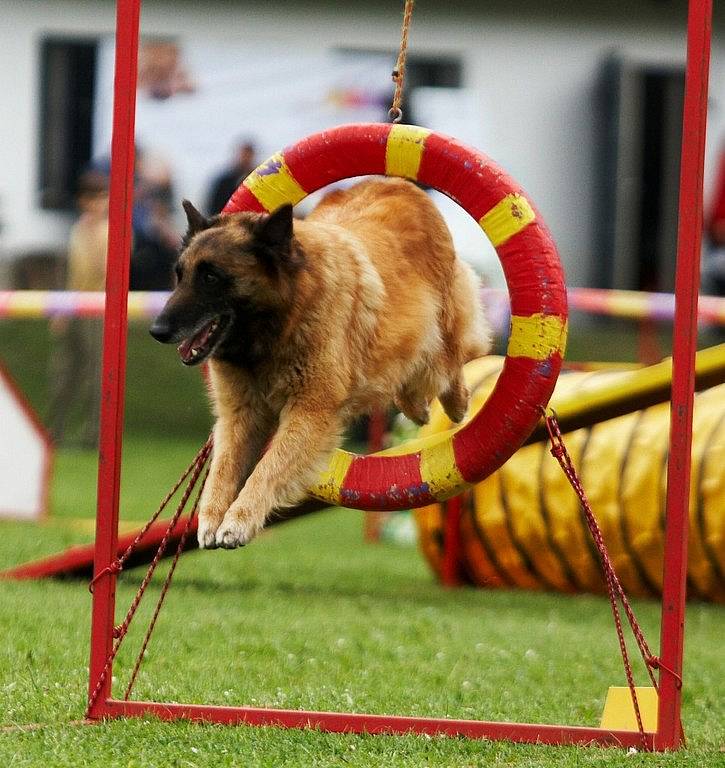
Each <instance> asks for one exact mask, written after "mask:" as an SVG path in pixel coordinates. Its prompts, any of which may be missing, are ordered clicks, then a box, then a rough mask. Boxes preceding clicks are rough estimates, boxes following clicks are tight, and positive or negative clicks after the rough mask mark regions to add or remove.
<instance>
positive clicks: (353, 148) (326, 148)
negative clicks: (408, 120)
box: [282, 124, 391, 192]
mask: <svg viewBox="0 0 725 768" xmlns="http://www.w3.org/2000/svg"><path fill="white" fill-rule="evenodd" d="M390 129H391V126H390V125H385V124H370V125H365V124H363V125H343V126H340V127H338V128H332V129H331V130H329V131H322V132H321V133H315V134H313V135H312V136H308V137H307V138H306V139H302V141H299V142H297V144H294V145H293V146H291V147H288V148H287V149H285V150H284V152H283V153H282V154H283V155H284V159H285V162H286V163H287V167H288V168H289V169H290V171H291V173H292V175H293V176H294V178H295V179H296V181H297V183H298V184H299V185H300V186H301V187H302V189H304V190H306V191H307V192H313V191H314V190H316V189H320V188H321V187H324V186H326V185H327V184H332V183H333V182H335V181H340V179H347V178H352V177H354V176H366V175H368V174H384V173H385V150H386V146H387V141H388V134H389V133H390Z"/></svg>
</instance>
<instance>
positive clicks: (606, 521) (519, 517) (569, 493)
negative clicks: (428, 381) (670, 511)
mask: <svg viewBox="0 0 725 768" xmlns="http://www.w3.org/2000/svg"><path fill="white" fill-rule="evenodd" d="M713 349H719V348H713ZM723 350H725V348H722V350H721V351H720V352H719V353H718V357H720V358H721V357H722V351H723ZM709 352H710V351H708V353H709ZM710 359H711V360H712V359H713V355H710ZM501 364H502V360H501V359H500V358H485V359H482V360H477V361H475V362H473V363H471V364H469V365H468V366H467V368H466V378H467V382H468V385H469V387H470V388H471V389H472V391H473V396H472V403H471V409H472V410H474V411H475V409H477V408H478V407H479V406H480V404H481V403H482V402H484V401H485V399H486V398H487V397H488V394H489V392H490V390H491V388H492V386H493V385H494V383H495V381H496V378H497V376H498V373H499V370H500V366H501ZM716 367H717V368H718V369H720V368H721V361H718V363H717V366H716ZM651 379H652V375H651V373H650V371H649V370H648V369H642V370H638V371H626V370H625V371H622V370H607V369H600V370H590V371H586V372H581V371H579V372H577V371H570V372H566V373H564V374H562V375H561V376H560V378H559V382H558V384H557V386H556V389H555V391H554V395H553V398H552V401H551V406H552V408H553V409H554V410H555V411H556V410H557V409H558V408H561V413H562V414H574V413H576V412H577V410H580V409H578V406H579V405H581V403H582V402H585V403H587V404H592V403H596V402H597V401H601V402H602V403H604V402H605V401H607V400H611V397H610V396H609V395H607V397H602V396H601V393H603V392H610V393H611V392H616V391H617V390H618V391H619V392H620V395H621V393H624V395H625V396H626V394H627V393H628V392H629V393H630V396H631V400H632V402H631V405H632V408H630V410H631V412H629V413H625V414H624V415H621V416H618V417H617V418H611V419H608V420H605V421H597V422H596V423H592V424H590V425H589V426H586V427H582V428H579V429H576V430H575V431H571V432H569V433H568V434H566V436H565V442H566V445H567V447H568V450H569V453H570V455H571V457H572V460H573V462H574V465H575V466H576V468H577V470H578V472H579V475H580V478H581V481H582V485H583V487H584V489H585V491H586V493H587V495H588V498H589V501H590V503H591V506H592V509H593V510H594V513H595V515H596V516H597V519H598V522H599V525H600V527H601V529H602V533H603V535H604V539H605V541H606V544H607V547H608V549H609V552H610V556H611V558H612V562H613V564H614V567H615V569H616V571H617V573H618V575H619V578H620V580H621V582H622V585H623V586H624V589H625V590H626V591H627V592H628V593H629V594H631V595H638V596H652V597H654V596H656V595H659V594H660V592H661V588H662V565H663V544H664V530H665V519H664V518H665V497H666V472H667V451H668V437H669V403H666V402H665V403H660V404H657V405H652V406H651V407H641V408H640V409H639V410H635V408H637V407H638V405H641V404H642V402H644V403H646V400H647V397H646V394H645V396H644V397H642V393H643V392H644V391H645V390H646V389H647V388H648V387H649V386H650V380H651ZM719 380H720V381H722V378H721V377H719ZM709 381H710V382H711V381H712V378H710V379H709ZM622 399H623V398H622V397H621V396H620V398H619V400H620V405H619V411H620V412H622V411H623V410H625V409H623V408H622V402H621V401H622ZM638 401H639V403H638ZM604 410H606V408H605V409H604ZM694 414H695V415H694V423H693V446H692V476H691V485H690V494H691V504H690V547H689V557H688V568H687V582H688V596H689V597H690V598H696V599H701V600H708V601H713V602H720V603H722V602H725V579H724V578H723V574H725V472H723V467H725V384H720V385H719V386H713V387H711V388H710V389H706V390H704V391H701V392H699V393H698V394H697V395H696V399H695V411H694ZM583 420H585V419H583ZM451 426H452V425H451V423H450V422H449V421H448V419H447V418H446V416H445V414H444V413H443V412H442V409H441V408H440V406H439V405H438V404H436V405H435V407H434V409H433V412H432V416H431V422H430V424H429V425H427V426H426V427H425V428H424V429H423V430H421V436H425V435H431V434H436V433H438V432H440V431H444V430H447V429H449V428H450V427H451ZM539 434H540V433H539ZM415 514H416V520H417V524H418V530H419V541H420V546H421V549H422V551H423V554H424V556H425V557H426V559H427V561H428V563H429V564H430V566H431V567H432V569H433V570H434V572H435V573H436V574H437V575H438V576H439V577H441V574H442V569H443V559H444V537H445V530H446V528H445V504H434V505H430V506H427V507H423V508H420V509H418V510H416V513H415ZM459 536H460V550H459V559H460V567H461V570H462V571H463V574H462V575H463V577H464V579H465V580H467V581H469V582H470V583H472V584H474V585H477V586H481V587H487V588H495V587H502V588H522V589H532V590H556V591H561V592H570V593H572V592H591V593H604V592H605V591H606V589H605V584H604V581H603V579H602V577H601V575H600V573H601V572H600V567H599V563H598V558H597V553H596V549H595V548H594V545H593V543H592V541H591V539H590V536H589V531H588V529H587V525H586V521H585V520H584V516H583V514H582V513H581V510H580V503H579V500H578V498H577V496H576V494H575V493H574V491H573V490H572V488H571V486H570V485H569V482H568V480H567V479H566V477H565V475H564V474H563V472H562V471H561V468H560V467H559V465H558V463H557V461H556V459H555V458H554V457H553V456H552V455H551V453H550V451H549V446H548V444H547V443H546V441H545V440H541V441H540V442H537V443H533V444H530V445H526V446H524V447H523V448H521V449H520V450H519V451H518V452H517V453H516V454H514V456H512V458H511V459H509V461H508V462H507V463H506V464H505V465H504V466H503V467H502V468H501V469H499V470H498V471H496V472H495V473H493V474H492V475H490V476H489V477H488V478H486V479H485V480H483V481H482V482H480V483H479V484H477V485H475V486H474V487H473V488H472V489H471V490H469V491H467V492H466V493H465V494H464V497H463V504H462V511H461V518H460V529H459Z"/></svg>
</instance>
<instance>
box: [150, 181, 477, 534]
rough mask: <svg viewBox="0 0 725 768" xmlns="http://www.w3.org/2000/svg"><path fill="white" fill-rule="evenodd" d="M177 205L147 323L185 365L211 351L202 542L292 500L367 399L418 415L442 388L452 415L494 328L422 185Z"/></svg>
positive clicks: (464, 401)
mask: <svg viewBox="0 0 725 768" xmlns="http://www.w3.org/2000/svg"><path fill="white" fill-rule="evenodd" d="M184 208H185V210H186V213H187V218H188V221H189V231H188V233H187V236H186V239H185V244H184V247H183V249H182V251H181V254H180V256H179V260H178V263H177V268H176V271H177V278H178V284H177V286H176V288H175V290H174V292H173V294H172V295H171V297H170V299H169V301H168V303H167V305H166V306H165V308H164V310H163V312H162V313H161V314H160V315H159V317H158V318H157V319H156V321H155V323H154V325H153V327H152V329H151V333H152V334H153V335H154V336H155V337H156V338H157V339H159V340H160V341H164V342H179V341H181V342H182V343H181V344H180V345H179V352H180V354H181V357H182V360H183V361H184V362H185V363H186V364H187V365H191V364H194V363H197V362H201V360H203V359H205V358H206V357H208V358H209V372H210V384H211V396H212V400H213V403H214V410H215V412H216V417H217V421H216V425H215V427H214V450H213V458H212V463H211V470H210V474H209V478H208V480H207V483H206V487H205V488H204V492H203V495H202V499H201V504H200V512H199V532H198V537H199V545H200V546H201V547H202V548H213V547H226V548H233V547H237V546H240V545H243V544H245V543H246V542H248V541H249V540H250V539H251V538H252V537H253V536H254V535H255V534H256V533H257V532H258V531H259V530H260V529H261V528H262V526H263V525H264V522H265V519H266V518H267V516H268V515H269V514H270V513H271V512H272V511H273V510H274V509H276V508H279V507H282V506H286V505H291V504H295V503H297V502H298V501H300V500H301V499H302V498H303V496H304V493H305V488H306V487H307V486H308V485H309V484H310V482H311V481H313V480H314V479H315V477H316V473H318V472H319V471H320V468H321V466H322V465H323V462H324V460H325V459H326V458H327V457H328V456H329V454H330V453H331V451H332V450H333V449H335V448H336V447H337V446H338V445H339V443H340V440H341V435H342V431H343V428H344V425H345V423H346V422H347V421H348V420H349V419H350V418H351V417H353V416H356V415H358V414H360V413H363V412H366V411H369V410H370V408H372V407H373V406H381V405H386V404H388V403H389V402H390V401H391V400H392V401H394V403H395V404H396V406H397V407H398V408H399V409H400V410H401V411H403V413H405V414H406V415H407V416H409V417H410V418H411V419H413V420H414V421H416V422H417V423H424V422H426V421H427V420H428V406H429V403H430V401H431V400H432V399H433V398H434V397H440V400H441V403H442V405H443V407H444V409H445V411H446V413H447V414H448V415H449V416H450V418H451V419H453V420H454V421H460V420H461V419H462V418H463V416H464V414H465V411H466V407H467V405H468V390H467V389H466V386H465V384H464V383H463V379H462V374H461V368H462V366H463V364H464V363H466V362H467V361H468V360H471V359H473V358H474V357H478V356H480V355H483V354H486V353H487V352H488V350H489V343H490V342H489V330H488V326H487V325H486V323H485V321H484V318H483V314H482V310H481V308H480V305H479V301H478V295H477V294H478V291H477V281H476V279H475V277H474V274H473V272H472V270H471V269H470V267H468V266H467V265H466V264H464V263H463V262H461V261H460V260H458V259H457V258H456V255H455V252H454V248H453V243H452V240H451V236H450V233H449V232H448V229H447V227H446V225H445V223H444V221H443V218H442V217H441V215H440V214H439V212H438V211H437V209H436V208H435V206H434V205H433V204H432V202H431V201H430V200H429V198H428V197H427V195H426V194H425V193H424V192H422V191H421V190H419V189H418V188H417V187H415V186H414V185H413V184H411V183H409V182H406V181H403V180H400V179H385V178H382V179H371V180H366V181H363V182H361V183H359V184H357V185H355V186H354V187H352V188H350V189H347V190H344V191H335V192H332V193H330V194H329V195H328V196H327V197H326V198H324V199H323V200H322V202H321V203H320V204H319V205H318V207H317V208H316V209H315V210H314V211H313V212H312V214H311V215H310V216H309V217H308V218H307V219H306V220H303V221H298V220H294V221H293V219H292V207H291V206H289V205H287V206H283V207H282V208H280V209H279V210H277V211H276V212H274V213H273V214H271V215H266V214H255V213H236V214H230V215H226V216H218V217H214V218H212V219H206V218H204V217H203V216H202V215H201V214H200V213H199V212H198V211H197V210H196V209H195V208H194V207H193V206H192V205H191V203H189V202H188V201H184ZM195 350H196V351H195ZM265 446H266V451H265Z"/></svg>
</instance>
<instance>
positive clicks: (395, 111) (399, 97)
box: [388, 0, 415, 123]
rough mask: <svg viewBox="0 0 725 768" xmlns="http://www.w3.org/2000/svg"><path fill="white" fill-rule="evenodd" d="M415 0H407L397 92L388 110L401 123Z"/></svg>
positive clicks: (398, 67)
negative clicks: (409, 34) (409, 36)
mask: <svg viewBox="0 0 725 768" xmlns="http://www.w3.org/2000/svg"><path fill="white" fill-rule="evenodd" d="M414 5H415V0H405V11H404V12H403V28H402V29H401V31H400V49H399V51H398V61H397V62H396V64H395V69H394V70H393V82H394V83H395V92H394V93H393V103H392V105H391V107H390V109H389V110H388V117H389V118H390V120H392V122H394V123H399V122H400V121H401V120H402V119H403V110H402V109H401V108H400V104H401V102H402V101H403V84H404V80H405V60H406V58H407V56H408V33H409V31H410V20H411V18H412V16H413V6H414Z"/></svg>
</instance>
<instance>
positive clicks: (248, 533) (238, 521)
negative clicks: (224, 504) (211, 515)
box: [215, 508, 264, 549]
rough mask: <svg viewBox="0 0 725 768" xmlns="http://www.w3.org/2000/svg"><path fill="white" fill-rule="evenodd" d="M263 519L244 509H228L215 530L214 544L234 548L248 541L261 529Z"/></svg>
mask: <svg viewBox="0 0 725 768" xmlns="http://www.w3.org/2000/svg"><path fill="white" fill-rule="evenodd" d="M263 525H264V520H263V519H260V518H259V517H258V516H257V515H253V514H251V513H250V512H247V511H246V510H241V511H237V510H234V509H233V508H232V509H230V510H229V511H228V512H227V514H226V515H225V516H224V520H223V521H222V523H221V525H220V526H219V528H218V529H217V532H216V539H215V542H216V544H215V545H216V546H217V547H222V548H224V549H236V548H237V547H243V546H244V545H245V544H247V543H248V542H250V541H251V540H252V539H253V538H254V537H255V536H256V535H257V534H258V533H259V532H260V531H261V530H262V526H263Z"/></svg>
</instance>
